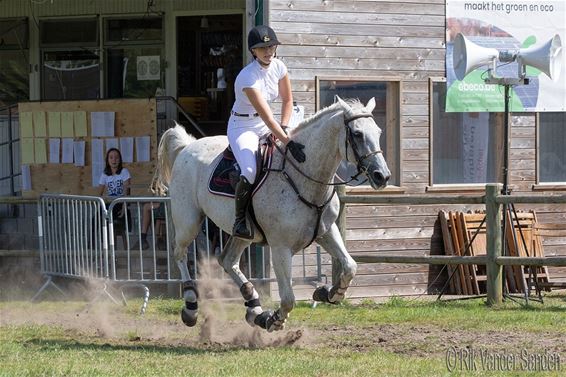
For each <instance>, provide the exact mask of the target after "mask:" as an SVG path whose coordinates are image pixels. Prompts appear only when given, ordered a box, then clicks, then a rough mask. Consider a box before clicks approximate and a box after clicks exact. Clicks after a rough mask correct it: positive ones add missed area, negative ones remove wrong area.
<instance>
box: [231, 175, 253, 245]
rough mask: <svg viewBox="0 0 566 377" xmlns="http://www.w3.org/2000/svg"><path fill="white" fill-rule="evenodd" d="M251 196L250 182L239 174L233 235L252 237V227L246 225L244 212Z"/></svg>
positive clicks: (247, 238)
mask: <svg viewBox="0 0 566 377" xmlns="http://www.w3.org/2000/svg"><path fill="white" fill-rule="evenodd" d="M251 198H252V184H251V183H250V182H249V181H248V180H247V179H246V177H244V176H240V180H239V181H238V184H237V185H236V221H235V222H234V229H233V230H232V235H233V236H234V237H238V238H243V239H246V240H250V239H252V238H254V233H253V229H252V227H251V224H250V226H249V227H248V226H247V225H246V217H247V216H246V214H247V211H248V205H249V204H250V200H251Z"/></svg>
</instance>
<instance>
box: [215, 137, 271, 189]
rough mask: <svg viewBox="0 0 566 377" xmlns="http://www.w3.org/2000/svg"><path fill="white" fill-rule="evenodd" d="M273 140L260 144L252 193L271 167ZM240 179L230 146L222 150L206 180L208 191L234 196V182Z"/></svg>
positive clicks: (261, 182)
mask: <svg viewBox="0 0 566 377" xmlns="http://www.w3.org/2000/svg"><path fill="white" fill-rule="evenodd" d="M273 143H274V142H273V141H271V138H270V140H269V141H268V142H267V144H264V145H262V146H261V149H260V150H261V151H262V153H261V156H260V157H258V170H257V171H258V174H259V176H258V177H257V179H256V180H255V181H256V183H255V184H254V188H253V190H254V191H253V193H255V192H256V191H257V190H258V189H259V188H260V187H261V185H262V184H263V182H264V181H265V178H267V173H268V172H269V168H271V157H272V155H273V149H274V146H273ZM239 180H240V170H239V168H237V164H236V159H235V158H234V154H233V153H232V150H231V149H230V147H228V148H226V149H225V150H224V151H223V152H222V158H221V159H220V160H219V161H218V164H217V165H216V168H215V169H214V171H213V173H212V175H211V176H210V179H209V180H208V191H210V192H211V193H212V194H216V195H222V196H228V197H231V198H233V197H234V196H235V193H236V191H235V188H236V184H237V183H238V181H239Z"/></svg>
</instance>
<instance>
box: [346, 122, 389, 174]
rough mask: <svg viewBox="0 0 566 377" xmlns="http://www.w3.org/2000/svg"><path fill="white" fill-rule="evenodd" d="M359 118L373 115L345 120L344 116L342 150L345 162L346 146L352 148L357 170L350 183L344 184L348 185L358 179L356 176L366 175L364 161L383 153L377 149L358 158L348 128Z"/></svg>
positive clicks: (358, 155) (350, 130)
mask: <svg viewBox="0 0 566 377" xmlns="http://www.w3.org/2000/svg"><path fill="white" fill-rule="evenodd" d="M360 118H373V115H371V114H367V113H366V114H358V115H354V116H352V117H350V118H346V116H344V126H345V127H346V138H345V140H344V149H345V151H346V160H348V144H350V148H352V153H354V158H355V159H356V168H357V169H358V172H357V173H356V175H354V176H353V177H352V178H351V179H350V181H348V182H346V183H349V182H351V181H353V180H355V179H356V178H358V176H360V175H361V174H363V173H367V169H368V168H367V166H365V165H364V161H365V160H366V159H367V158H369V157H371V156H373V155H376V154H378V153H381V154H383V151H382V150H381V149H378V150H376V151H373V152H369V153H367V154H365V155H363V156H360V153H359V151H358V149H357V148H356V143H355V142H354V135H352V129H351V128H350V126H349V124H350V122H353V121H355V120H356V119H360Z"/></svg>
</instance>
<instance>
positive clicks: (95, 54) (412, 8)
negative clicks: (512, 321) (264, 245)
mask: <svg viewBox="0 0 566 377" xmlns="http://www.w3.org/2000/svg"><path fill="white" fill-rule="evenodd" d="M445 9H446V2H445V1H444V0H442V1H441V0H430V1H414V0H411V1H409V0H400V1H385V0H359V1H347V0H342V1H332V0H317V1H313V0H263V1H262V0H222V1H201V0H170V1H166V0H116V1H103V0H94V1H75V0H45V1H43V0H36V1H31V2H27V1H17V0H4V1H1V2H0V25H2V28H0V33H1V35H0V36H1V37H2V38H3V40H4V41H5V42H4V43H3V45H2V46H0V62H1V63H0V67H3V68H2V69H0V72H1V73H0V75H6V77H10V79H9V80H8V79H5V78H2V79H0V86H3V87H4V88H0V89H2V90H0V104H9V103H14V102H17V101H25V100H70V99H98V98H101V99H104V98H146V97H149V96H154V95H156V94H165V95H168V96H172V97H174V98H176V99H178V100H179V102H180V103H181V104H184V105H185V106H186V107H187V109H189V110H190V112H192V113H193V115H194V116H195V118H196V119H197V121H198V123H199V125H201V126H202V128H203V129H204V130H206V131H208V132H210V133H223V132H224V131H225V123H226V120H227V116H228V112H227V110H228V109H229V106H230V104H231V100H232V97H231V92H230V83H231V80H233V78H234V77H235V75H236V74H237V72H238V70H239V69H240V68H241V67H242V66H243V65H244V64H246V63H247V62H248V61H249V59H250V55H249V53H248V51H247V46H246V35H247V31H248V30H249V29H250V28H251V27H252V26H253V25H254V24H257V23H264V24H267V25H270V26H271V27H273V28H274V29H275V30H276V32H277V33H278V36H279V38H280V40H281V42H282V43H283V45H282V46H280V47H279V48H278V50H277V54H278V57H279V58H281V59H282V60H283V61H284V62H285V63H286V64H287V66H288V68H289V73H290V76H291V80H292V88H293V95H294V99H295V100H296V101H297V103H298V104H299V105H301V106H304V108H305V114H306V115H307V116H308V115H311V114H313V113H314V112H315V111H316V110H317V109H319V108H322V107H324V106H326V105H328V104H330V102H331V101H332V98H333V96H334V94H339V95H340V96H342V97H357V98H360V99H362V100H363V101H367V99H369V98H370V97H376V100H377V103H378V106H377V109H376V111H375V118H376V121H377V123H378V125H379V126H380V127H381V128H382V129H383V131H384V134H383V140H382V143H383V146H382V147H383V149H384V151H385V155H386V158H387V161H388V164H389V165H390V168H391V170H392V174H393V175H392V180H391V182H390V186H389V187H388V188H387V189H385V190H383V191H381V192H374V191H371V190H370V189H368V188H367V187H366V186H363V185H362V186H359V187H354V188H349V189H348V192H350V193H364V194H366V193H371V194H374V195H396V194H425V195H435V194H437V193H453V194H455V195H459V194H462V193H482V192H483V190H484V184H485V183H486V182H500V181H501V178H502V164H503V160H504V159H503V154H502V145H503V137H504V127H503V126H504V121H503V120H504V119H503V114H497V113H473V114H470V113H468V114H464V113H446V112H444V104H443V103H444V98H445V95H446V85H445V77H446V72H445V44H446V11H445ZM72 30H74V31H80V30H82V31H83V32H81V33H79V34H80V37H76V36H73V35H72V33H69V32H66V31H72ZM61 31H63V32H61ZM89 33H90V34H89ZM14 35H15V36H14ZM77 38H78V39H77ZM81 38H82V39H81ZM156 56H157V57H158V58H157V60H158V62H159V69H158V72H157V74H156V76H154V77H153V78H152V79H150V80H140V79H139V77H138V76H137V74H139V70H137V69H138V68H136V67H137V66H136V64H134V61H136V62H137V63H138V64H139V61H140V60H139V58H140V57H156ZM142 60H143V59H142ZM69 61H70V62H74V63H73V64H79V65H80V64H83V65H87V64H91V65H92V66H93V68H92V70H91V71H88V70H85V71H84V72H85V76H84V77H82V78H81V80H79V81H80V82H79V81H76V80H75V81H73V79H70V78H67V80H69V81H68V83H67V84H66V85H62V84H61V82H60V80H61V79H65V77H63V78H61V76H59V77H58V76H57V75H58V74H60V73H61V72H62V71H61V69H63V68H65V64H67V65H68V64H70V63H68V62H69ZM128 62H130V63H128ZM218 68H222V69H223V70H224V73H225V75H226V79H227V81H228V88H227V90H219V88H218V85H217V79H218ZM57 69H58V70H57ZM57 80H59V82H58V81H57ZM232 82H233V81H232ZM73 83H75V84H76V85H73ZM79 83H80V84H81V85H79ZM83 84H84V85H83ZM63 87H65V90H63V89H62V88H63ZM564 114H565V113H564V112H562V113H536V114H535V113H529V114H513V116H512V117H511V130H510V136H511V137H510V164H509V173H510V174H509V176H510V182H509V183H510V188H511V189H512V192H513V193H517V192H529V193H530V192H537V193H540V194H541V195H546V194H549V193H554V192H563V190H565V189H566V168H564V167H565V166H566V154H565V152H564V150H563V147H562V144H563V142H564V140H566V128H565V127H564V125H565V123H566V117H565V115H564ZM169 115H171V114H169ZM470 130H474V132H476V133H475V136H474V135H470ZM2 132H3V131H2ZM478 135H480V136H478ZM2 137H3V140H4V139H5V137H6V134H3V135H2ZM5 161H7V159H5V158H4V157H2V163H0V165H5V163H6V162H5ZM5 171H6V168H5V166H4V168H3V169H2V171H1V172H0V173H1V174H0V189H1V190H2V192H1V193H0V194H1V195H14V194H15V193H14V192H10V190H9V189H8V185H7V183H6V182H7V181H8V179H3V176H4V175H5ZM12 179H13V180H16V181H17V180H18V178H17V177H12ZM15 186H16V187H17V186H18V185H17V184H16V185H15ZM16 191H17V190H16ZM481 208H482V207H481V206H464V205H460V206H458V205H443V206H432V205H414V206H392V205H387V206H368V205H351V206H348V208H347V245H348V248H349V250H350V251H351V252H352V253H368V252H369V253H375V252H383V253H396V254H403V255H426V254H443V253H444V251H443V243H442V235H441V232H440V227H439V225H438V220H437V219H438V212H439V211H440V210H445V211H449V210H455V211H456V210H457V211H468V210H477V209H481ZM518 209H525V210H531V209H532V210H536V211H537V216H538V218H539V220H540V221H543V222H566V215H564V213H563V208H562V207H560V206H554V205H553V206H551V205H544V206H543V205H538V206H529V207H521V208H518ZM2 221H5V220H2ZM565 242H566V240H564V239H558V240H553V241H552V242H550V241H549V242H547V243H546V245H545V252H546V255H566V251H565V250H564V248H563V246H564V243H565ZM0 249H2V246H0ZM309 258H310V259H309ZM324 258H325V259H323V263H324V264H325V271H327V272H328V271H329V263H330V261H329V259H328V257H326V256H325V257H324ZM307 259H308V260H310V261H311V262H310V264H311V265H313V266H314V265H315V264H316V261H315V260H314V257H313V255H312V254H310V255H308V256H307ZM438 272H439V269H438V268H429V267H427V266H424V265H395V264H383V265H382V264H379V265H377V264H376V265H361V266H360V267H359V275H358V277H357V278H356V279H355V281H354V287H352V290H351V291H350V293H351V294H352V295H353V296H385V295H392V294H396V295H409V294H420V293H424V292H433V291H434V290H435V289H436V288H437V287H438V285H435V286H433V287H431V286H430V285H431V283H432V282H433V281H434V280H435V278H436V276H437V274H438ZM550 275H551V278H552V279H553V280H566V269H563V268H551V269H550ZM443 279H445V277H441V279H440V280H439V281H440V282H442V280H443Z"/></svg>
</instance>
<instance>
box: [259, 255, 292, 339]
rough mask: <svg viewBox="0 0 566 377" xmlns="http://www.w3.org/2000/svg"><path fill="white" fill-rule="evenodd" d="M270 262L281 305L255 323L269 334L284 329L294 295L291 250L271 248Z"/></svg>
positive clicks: (264, 314) (263, 314)
mask: <svg viewBox="0 0 566 377" xmlns="http://www.w3.org/2000/svg"><path fill="white" fill-rule="evenodd" d="M271 260H272V263H273V270H274V271H275V277H276V278H277V285H278V286H279V297H280V298H281V304H280V307H279V309H277V310H276V311H275V313H271V312H270V311H266V312H263V313H262V315H261V316H259V317H258V320H257V322H260V323H259V325H260V326H261V327H262V328H264V329H266V330H267V331H269V332H271V331H273V330H282V329H283V328H284V327H285V321H286V320H287V318H289V313H290V312H291V311H292V310H293V308H294V307H295V295H294V294H293V286H292V278H291V276H292V271H291V268H292V260H293V254H292V252H291V250H290V249H289V248H287V247H272V248H271Z"/></svg>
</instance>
